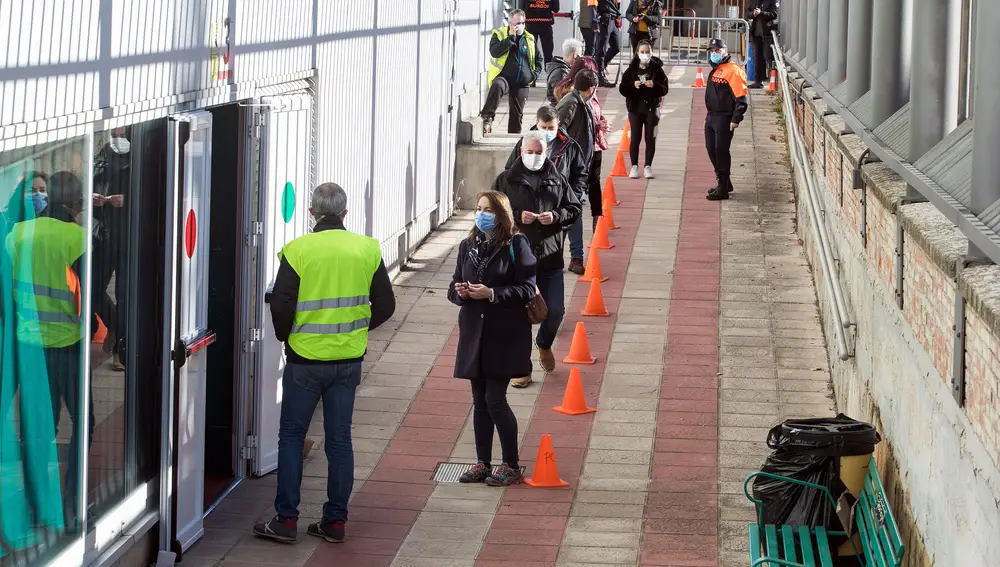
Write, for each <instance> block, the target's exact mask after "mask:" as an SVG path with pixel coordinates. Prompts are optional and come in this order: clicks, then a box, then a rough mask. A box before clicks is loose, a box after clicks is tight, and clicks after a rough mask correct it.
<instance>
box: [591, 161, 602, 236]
mask: <svg viewBox="0 0 1000 567" xmlns="http://www.w3.org/2000/svg"><path fill="white" fill-rule="evenodd" d="M603 153H604V152H601V151H595V152H594V157H592V158H590V175H589V177H588V179H587V199H588V200H590V216H592V217H594V223H595V226H596V223H597V217H599V216H601V214H602V212H603V211H604V209H603V208H602V206H603V205H604V203H603V202H602V201H601V197H602V195H601V194H602V193H603V192H604V190H603V189H602V188H601V161H602V158H601V155H602V154H603Z"/></svg>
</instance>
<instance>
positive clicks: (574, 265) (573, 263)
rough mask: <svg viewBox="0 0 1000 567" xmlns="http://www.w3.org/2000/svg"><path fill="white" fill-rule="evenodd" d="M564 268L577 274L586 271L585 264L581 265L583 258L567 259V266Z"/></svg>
mask: <svg viewBox="0 0 1000 567" xmlns="http://www.w3.org/2000/svg"><path fill="white" fill-rule="evenodd" d="M566 269H567V270H569V271H571V272H573V273H574V274H576V275H579V276H582V275H583V274H584V272H586V271H587V268H586V266H584V265H583V260H580V259H576V258H574V259H572V260H570V261H569V266H568V267H567V268H566Z"/></svg>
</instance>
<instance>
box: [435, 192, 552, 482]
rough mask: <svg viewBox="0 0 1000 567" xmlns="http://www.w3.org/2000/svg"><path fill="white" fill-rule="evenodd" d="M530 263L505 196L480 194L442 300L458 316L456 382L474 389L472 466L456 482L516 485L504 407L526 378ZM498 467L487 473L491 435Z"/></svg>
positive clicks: (512, 425)
mask: <svg viewBox="0 0 1000 567" xmlns="http://www.w3.org/2000/svg"><path fill="white" fill-rule="evenodd" d="M535 262H536V260H535V256H534V254H532V251H531V244H530V243H529V242H528V239H527V237H525V236H524V235H522V234H520V233H519V232H518V231H517V228H516V225H515V224H514V213H513V211H512V210H511V207H510V201H509V200H508V199H507V196H506V195H504V194H503V193H499V192H497V191H486V192H484V193H480V194H479V199H478V202H477V206H476V221H475V226H473V227H472V230H471V231H469V237H468V238H466V239H465V240H464V241H462V243H461V244H460V245H459V247H458V262H457V265H456V266H455V275H454V276H452V281H451V285H449V286H448V299H449V300H451V302H452V303H454V304H455V305H458V306H460V307H461V308H462V310H461V311H460V312H459V315H458V352H457V357H456V360H455V373H454V375H455V377H456V378H464V379H466V380H469V381H470V383H471V386H472V405H473V414H472V424H473V428H474V430H475V437H476V457H477V459H478V463H477V464H476V466H474V467H473V468H472V469H471V470H469V471H468V472H466V473H465V474H463V475H462V476H461V478H460V479H459V480H460V482H464V483H473V482H485V483H486V484H488V485H490V486H509V485H511V484H517V483H519V482H521V469H520V465H519V464H518V452H517V418H516V417H514V411H513V410H511V409H510V404H508V403H507V386H508V385H509V384H510V381H511V378H513V377H515V376H530V375H531V347H532V344H531V343H532V340H531V321H530V320H529V318H528V311H527V309H526V305H527V304H528V302H529V301H531V300H532V298H534V296H535ZM494 429H495V430H496V432H497V433H498V434H499V436H500V447H501V449H502V452H503V463H502V464H501V465H500V467H499V468H498V469H497V470H496V472H492V452H493V431H494Z"/></svg>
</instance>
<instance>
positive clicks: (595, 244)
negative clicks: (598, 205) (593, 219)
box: [588, 215, 615, 250]
mask: <svg viewBox="0 0 1000 567" xmlns="http://www.w3.org/2000/svg"><path fill="white" fill-rule="evenodd" d="M614 247H615V245H614V244H612V243H611V241H610V240H608V219H606V218H604V216H603V215H602V216H599V217H597V230H595V231H594V238H593V239H592V240H591V241H590V245H589V246H588V248H590V249H591V250H594V249H598V250H610V249H611V248H614Z"/></svg>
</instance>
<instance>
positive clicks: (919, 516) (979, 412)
mask: <svg viewBox="0 0 1000 567" xmlns="http://www.w3.org/2000/svg"><path fill="white" fill-rule="evenodd" d="M792 76H793V77H794V74H793V75H792ZM792 89H793V90H794V91H796V92H797V93H801V95H802V99H801V100H802V102H801V103H799V104H797V105H796V111H797V117H798V118H799V127H800V129H801V130H802V134H803V139H804V142H805V145H806V146H807V151H808V152H809V153H810V155H811V157H812V158H813V164H814V170H815V171H814V173H815V175H816V177H817V179H820V180H822V183H821V187H820V191H821V193H822V195H821V196H820V197H821V199H822V201H823V203H822V208H823V209H824V211H825V213H824V216H825V222H826V223H827V229H828V232H829V233H830V235H831V238H832V239H833V240H834V241H835V244H834V247H835V250H834V256H835V257H837V259H838V264H839V265H840V268H839V270H838V276H837V277H838V278H840V279H841V283H842V286H843V287H844V289H845V293H846V294H847V295H848V298H847V300H848V305H849V310H853V313H852V316H853V317H856V319H854V321H855V322H856V323H857V327H856V328H855V329H854V335H853V337H852V340H851V341H850V342H852V343H853V348H855V350H856V356H855V357H854V358H852V359H850V360H848V361H845V362H841V361H839V360H836V357H835V356H832V357H831V371H832V374H833V376H834V384H835V387H836V390H837V392H836V394H837V396H836V397H837V401H838V409H839V410H840V411H843V412H845V413H848V414H849V415H852V416H853V417H856V418H858V419H867V420H870V421H872V423H875V424H876V426H877V427H878V428H879V430H880V431H881V432H882V433H883V439H884V442H883V443H882V444H881V445H880V447H879V449H878V451H877V454H876V459H877V460H878V463H879V468H880V470H881V471H882V473H883V480H884V481H885V483H886V491H887V494H888V496H889V500H890V504H891V506H892V508H893V512H894V513H895V515H896V519H897V520H898V522H899V524H900V528H901V531H902V535H903V538H904V541H905V543H906V545H907V556H906V560H905V562H904V565H907V566H913V567H924V566H926V565H933V564H938V565H945V564H947V565H959V564H962V565H973V564H977V565H980V564H981V565H1000V541H997V540H998V539H1000V538H996V537H995V534H996V533H997V530H1000V507H997V506H996V505H995V502H998V501H1000V267H997V266H992V265H990V266H974V267H970V268H966V269H964V270H962V271H961V273H960V274H959V276H958V277H957V279H956V269H955V267H956V263H957V262H959V261H960V259H961V257H962V256H963V254H965V251H966V248H967V241H966V240H965V239H964V237H962V236H961V234H960V233H958V231H957V230H956V229H955V228H954V227H953V226H952V225H951V224H950V222H949V221H948V220H947V219H946V218H945V217H944V215H942V214H941V213H939V212H937V211H936V209H934V207H933V205H931V204H928V203H921V204H903V205H900V204H899V199H900V198H902V197H903V196H904V195H905V194H906V184H905V183H904V182H903V181H902V180H901V179H900V178H899V177H898V176H897V175H896V174H895V173H893V172H892V170H891V169H890V168H888V167H887V166H886V165H885V164H881V163H870V164H867V165H864V166H863V167H862V178H863V179H864V185H865V186H864V188H863V189H854V188H853V173H854V166H855V163H857V161H858V159H859V158H860V157H861V155H862V153H863V152H864V150H865V147H864V145H863V144H862V142H861V140H860V138H859V137H858V136H856V135H854V134H844V133H843V121H842V119H840V118H839V117H837V116H835V115H826V114H827V112H828V110H827V108H826V105H825V103H823V102H822V100H818V99H816V98H815V96H816V95H815V93H814V91H813V89H812V88H810V87H809V85H808V84H806V83H804V82H803V81H802V80H801V79H797V78H796V79H794V80H793V81H792ZM793 96H794V95H793ZM793 100H795V101H796V102H797V103H798V100H799V98H798V97H797V96H795V98H794V99H793ZM796 190H797V191H801V190H803V189H802V188H800V187H797V188H796ZM862 199H864V200H865V205H866V206H865V207H864V209H863V207H862ZM799 201H800V203H801V199H800V200H799ZM799 209H800V210H799V218H800V223H799V231H800V234H801V236H802V238H803V240H804V242H805V245H806V252H807V258H808V259H809V261H810V262H811V263H812V264H813V266H814V267H816V269H814V274H815V276H814V277H815V278H816V284H817V286H818V296H819V297H820V310H821V313H822V314H824V318H827V316H828V315H829V314H830V312H831V309H832V306H831V305H829V301H828V300H827V299H826V296H825V295H824V294H823V293H822V289H823V288H824V287H825V286H826V285H829V282H826V281H824V277H825V275H824V274H823V272H822V270H819V269H818V264H817V258H818V250H816V246H817V243H815V242H813V241H812V239H811V237H810V236H809V234H808V232H807V230H808V229H807V228H803V226H806V227H807V226H808V223H809V222H811V221H810V220H809V217H808V214H807V213H806V212H804V211H803V210H802V209H803V207H799ZM863 226H864V227H865V234H866V236H867V245H865V244H864V243H863V241H862V237H861V231H862V227H863ZM900 226H902V228H903V247H902V256H903V284H902V297H903V308H902V309H899V308H898V307H897V297H896V294H897V292H898V291H899V290H897V274H896V267H897V232H898V229H899V227H900ZM958 293H961V294H962V296H963V297H964V298H965V299H966V302H967V303H966V344H965V347H964V352H963V353H962V354H964V360H965V379H966V392H967V394H966V399H965V403H964V405H959V404H958V403H957V402H955V401H954V399H953V398H952V397H951V379H952V362H953V360H954V357H955V352H954V328H953V325H954V309H955V299H956V294H958ZM824 327H825V328H826V329H827V336H828V340H829V341H830V343H831V344H832V337H830V330H831V325H830V323H829V321H825V322H824Z"/></svg>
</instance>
